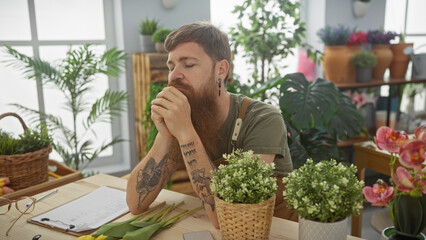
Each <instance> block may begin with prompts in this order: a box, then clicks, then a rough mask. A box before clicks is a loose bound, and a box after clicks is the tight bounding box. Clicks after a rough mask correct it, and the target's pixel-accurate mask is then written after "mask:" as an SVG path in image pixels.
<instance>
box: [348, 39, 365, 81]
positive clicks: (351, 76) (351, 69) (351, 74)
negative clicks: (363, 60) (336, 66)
mask: <svg viewBox="0 0 426 240" xmlns="http://www.w3.org/2000/svg"><path fill="white" fill-rule="evenodd" d="M347 50H348V57H349V62H348V66H347V68H346V69H347V71H346V76H345V79H344V81H345V82H355V66H354V65H353V64H352V63H351V59H352V57H353V56H354V55H355V54H357V53H358V52H360V51H361V46H360V45H357V46H349V47H347Z"/></svg>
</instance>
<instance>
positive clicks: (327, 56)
mask: <svg viewBox="0 0 426 240" xmlns="http://www.w3.org/2000/svg"><path fill="white" fill-rule="evenodd" d="M347 53H348V51H347V47H346V46H325V51H324V55H323V58H324V61H323V62H322V67H323V69H324V75H325V79H327V80H330V81H332V82H335V83H338V82H344V80H345V76H346V68H347V67H348V65H349V55H348V54H347Z"/></svg>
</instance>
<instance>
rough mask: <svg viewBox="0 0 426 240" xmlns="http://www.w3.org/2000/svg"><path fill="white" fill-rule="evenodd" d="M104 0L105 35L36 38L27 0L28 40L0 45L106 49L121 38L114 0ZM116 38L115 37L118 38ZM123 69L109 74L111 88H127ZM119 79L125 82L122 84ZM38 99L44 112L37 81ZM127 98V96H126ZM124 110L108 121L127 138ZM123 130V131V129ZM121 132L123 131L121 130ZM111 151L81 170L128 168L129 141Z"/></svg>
mask: <svg viewBox="0 0 426 240" xmlns="http://www.w3.org/2000/svg"><path fill="white" fill-rule="evenodd" d="M102 2H103V15H104V28H105V38H104V39H101V40H39V39H38V35H37V25H36V13H35V11H36V9H35V2H34V0H27V4H28V13H29V21H30V31H31V39H30V40H6V41H5V40H0V46H3V45H5V44H7V45H9V46H27V47H31V48H32V52H33V56H34V57H39V56H40V47H42V46H56V45H70V44H71V45H84V44H88V43H90V44H100V45H104V46H105V48H106V49H111V48H112V47H115V46H117V42H119V41H120V39H119V38H120V36H118V35H117V33H116V29H115V26H116V21H117V19H116V18H115V16H114V15H115V14H116V13H117V11H115V10H114V8H116V7H120V8H121V6H117V3H114V1H113V0H102ZM117 38H118V39H117ZM125 71H126V69H124V72H123V73H122V74H121V76H120V77H119V78H118V79H114V78H108V86H109V88H110V89H113V90H126V84H125V82H126V72H125ZM120 82H122V83H124V84H121V83H120ZM36 88H37V89H36V91H37V101H38V106H39V111H41V112H43V113H44V112H45V100H44V93H43V87H42V84H41V83H40V81H37V83H36ZM129 101H130V99H129ZM127 114H128V113H127V110H126V111H123V112H122V113H121V116H120V117H114V118H113V120H112V122H111V124H110V125H111V129H110V130H111V136H112V137H114V136H118V135H119V136H120V137H121V138H123V139H129V134H128V133H127V132H128V131H129V126H128V121H127ZM124 129H125V130H126V131H123V130H124ZM123 133H124V134H123ZM112 147H113V154H112V155H110V156H103V157H98V158H96V159H95V160H94V161H93V162H92V163H91V164H90V165H89V166H88V167H87V168H85V169H84V171H99V172H103V173H109V174H114V175H120V174H123V173H127V172H128V171H129V169H130V153H128V151H124V149H130V147H129V143H128V142H126V141H125V142H121V143H117V144H115V145H113V146H112Z"/></svg>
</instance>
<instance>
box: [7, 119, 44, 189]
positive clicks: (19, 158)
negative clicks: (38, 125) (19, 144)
mask: <svg viewBox="0 0 426 240" xmlns="http://www.w3.org/2000/svg"><path fill="white" fill-rule="evenodd" d="M7 116H14V117H16V118H17V119H18V120H19V121H20V122H21V125H22V128H23V129H24V130H27V129H28V128H27V126H26V125H25V123H24V121H23V120H22V118H21V117H20V116H19V115H18V114H16V113H4V114H2V115H0V119H2V118H4V117H7ZM51 151H52V146H50V145H49V146H47V147H45V148H43V149H40V150H38V151H35V152H30V153H25V154H16V155H0V176H1V177H9V178H10V184H8V187H10V188H12V189H14V190H19V189H23V188H27V187H29V186H32V185H36V184H39V183H42V182H46V181H47V180H48V169H47V162H48V158H49V153H50V152H51Z"/></svg>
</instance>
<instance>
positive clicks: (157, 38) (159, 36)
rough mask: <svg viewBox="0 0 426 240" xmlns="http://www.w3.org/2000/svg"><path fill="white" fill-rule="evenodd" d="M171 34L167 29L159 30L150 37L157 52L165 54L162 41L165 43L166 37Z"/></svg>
mask: <svg viewBox="0 0 426 240" xmlns="http://www.w3.org/2000/svg"><path fill="white" fill-rule="evenodd" d="M171 32H172V30H170V29H167V28H160V29H158V30H157V31H155V33H154V34H153V35H152V41H153V42H155V49H156V50H157V52H161V53H165V52H166V49H164V41H166V38H167V36H169V34H170V33H171Z"/></svg>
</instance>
